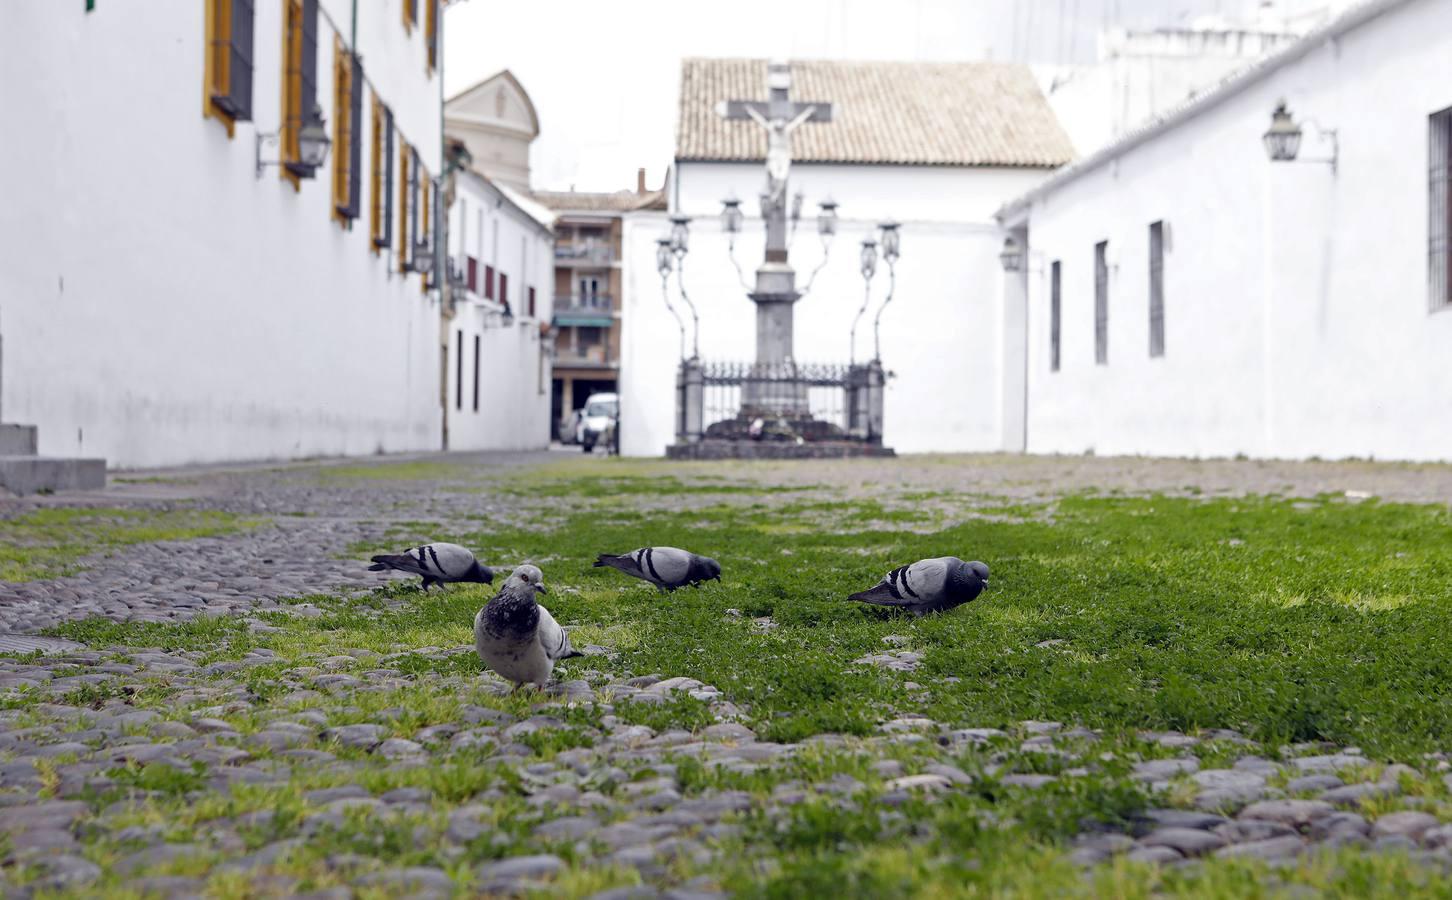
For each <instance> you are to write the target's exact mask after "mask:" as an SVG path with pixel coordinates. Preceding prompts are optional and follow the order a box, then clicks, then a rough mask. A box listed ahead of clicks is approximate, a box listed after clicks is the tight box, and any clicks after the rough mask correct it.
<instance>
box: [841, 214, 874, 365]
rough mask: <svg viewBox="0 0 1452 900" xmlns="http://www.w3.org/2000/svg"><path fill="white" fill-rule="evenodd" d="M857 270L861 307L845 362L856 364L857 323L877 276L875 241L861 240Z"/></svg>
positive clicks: (848, 342) (853, 323) (855, 320)
mask: <svg viewBox="0 0 1452 900" xmlns="http://www.w3.org/2000/svg"><path fill="white" fill-rule="evenodd" d="M857 260H858V268H859V270H860V271H861V272H862V287H863V290H862V306H861V307H860V308H859V309H858V310H857V315H856V316H854V317H853V318H852V331H851V332H850V333H849V335H848V338H847V362H848V363H850V364H856V362H857V323H858V322H860V321H862V314H863V313H865V312H867V304H869V303H871V302H872V277H873V276H874V275H876V274H877V241H875V240H873V239H872V238H870V237H865V238H863V239H862V250H861V252H860V253H859V254H858V256H857Z"/></svg>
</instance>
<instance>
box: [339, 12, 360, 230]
mask: <svg viewBox="0 0 1452 900" xmlns="http://www.w3.org/2000/svg"><path fill="white" fill-rule="evenodd" d="M362 107H363V72H362V67H361V66H360V64H359V62H358V57H357V56H356V55H355V54H353V53H349V52H348V49H347V48H346V47H344V46H343V39H342V38H341V37H334V39H333V215H334V217H335V218H337V219H338V220H339V221H340V222H346V221H349V220H352V219H356V218H358V207H359V197H358V192H359V176H360V174H361V173H360V172H359V171H358V170H359V168H360V165H361V163H362V149H363V148H362V147H361V146H360V143H361V126H362V122H360V121H359V119H360V118H361V116H362Z"/></svg>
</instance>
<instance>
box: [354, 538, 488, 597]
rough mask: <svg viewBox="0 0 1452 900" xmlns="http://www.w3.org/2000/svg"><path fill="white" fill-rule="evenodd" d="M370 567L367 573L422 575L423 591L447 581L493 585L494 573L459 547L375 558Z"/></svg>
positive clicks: (436, 545) (416, 549) (432, 546)
mask: <svg viewBox="0 0 1452 900" xmlns="http://www.w3.org/2000/svg"><path fill="white" fill-rule="evenodd" d="M372 563H373V565H371V566H369V567H368V571H370V572H382V571H383V570H384V569H396V570H397V571H399V572H407V573H408V574H410V575H422V576H423V589H424V590H428V589H429V588H430V587H432V586H433V585H436V584H439V585H442V584H445V583H447V582H450V581H473V582H478V583H481V584H493V583H494V570H493V569H491V568H489V567H488V566H485V565H481V564H480V563H479V561H478V560H477V559H475V558H474V554H472V553H470V552H469V551H468V549H466V548H464V547H460V546H459V545H458V544H445V543H433V544H424V545H423V546H422V547H414V548H413V549H411V550H405V551H403V552H402V553H399V554H397V555H387V554H385V555H381V556H375V557H373V559H372Z"/></svg>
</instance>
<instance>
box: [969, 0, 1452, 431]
mask: <svg viewBox="0 0 1452 900" xmlns="http://www.w3.org/2000/svg"><path fill="white" fill-rule="evenodd" d="M1449 26H1452V6H1449V5H1448V4H1446V3H1444V2H1439V0H1372V2H1369V3H1366V4H1363V5H1360V6H1358V7H1355V8H1353V9H1351V10H1349V11H1347V12H1346V13H1344V14H1343V15H1342V16H1341V17H1340V18H1338V19H1336V20H1334V21H1333V22H1331V23H1330V24H1328V25H1326V26H1324V27H1322V28H1320V29H1318V30H1316V31H1314V32H1312V33H1311V34H1309V35H1307V36H1306V37H1305V38H1304V39H1303V40H1301V41H1299V42H1298V43H1296V44H1294V45H1292V46H1290V47H1287V48H1284V49H1282V50H1281V51H1279V52H1277V53H1275V54H1273V55H1272V56H1270V57H1268V58H1266V59H1265V60H1263V61H1262V62H1260V63H1258V64H1256V65H1255V66H1253V67H1252V68H1250V69H1249V70H1246V71H1244V72H1242V73H1241V74H1240V75H1238V76H1235V77H1234V78H1232V79H1230V80H1229V81H1227V82H1226V83H1225V84H1224V85H1222V86H1221V87H1220V88H1218V89H1216V90H1215V91H1213V92H1211V93H1208V94H1205V95H1202V96H1201V97H1199V98H1198V99H1197V100H1195V101H1194V102H1192V103H1190V104H1188V105H1186V106H1184V107H1182V108H1181V109H1178V110H1176V111H1173V112H1171V113H1169V114H1167V115H1166V116H1164V117H1162V118H1161V119H1159V120H1156V121H1155V122H1153V123H1151V124H1150V125H1148V126H1146V127H1145V128H1143V129H1141V130H1139V131H1138V132H1135V133H1133V134H1131V135H1129V136H1127V137H1126V138H1124V139H1123V140H1121V141H1119V142H1118V143H1115V144H1112V145H1110V146H1109V147H1107V148H1105V149H1104V150H1102V151H1101V152H1099V153H1097V154H1095V155H1093V156H1091V157H1089V158H1087V159H1085V160H1083V161H1081V162H1079V163H1077V164H1075V165H1073V166H1071V167H1069V168H1067V169H1065V170H1063V171H1062V172H1060V173H1058V174H1056V175H1055V176H1054V177H1053V178H1051V179H1050V180H1049V181H1048V182H1046V183H1045V184H1044V185H1042V186H1040V187H1039V188H1037V189H1035V190H1033V191H1031V192H1028V193H1027V194H1025V195H1024V196H1023V197H1021V198H1019V199H1017V200H1015V201H1014V202H1012V203H1010V204H1008V205H1007V206H1006V207H1005V208H1004V209H1003V210H1002V211H1000V214H999V219H1000V221H1001V223H1002V224H1003V226H1004V227H1005V229H1006V230H1007V231H1008V233H1009V234H1010V235H1012V237H1013V238H1014V241H1015V244H1016V245H1017V246H1018V247H1020V248H1026V250H1025V251H1024V252H1023V254H1022V258H1021V265H1019V267H1018V270H1017V271H1013V272H1007V273H1001V276H1000V278H1001V280H1002V282H1003V285H1004V301H1005V311H1006V313H1005V314H1006V315H1026V322H1027V327H1026V330H1025V331H1024V332H1023V334H1022V335H1021V336H1017V335H1016V336H1014V337H1013V339H1012V340H1009V341H1008V342H1007V343H1006V344H1005V347H1004V355H1005V359H1006V360H1007V364H1008V366H1009V368H1010V369H1020V368H1021V369H1022V371H1023V372H1024V379H1023V386H1024V389H1023V390H1022V391H1021V392H1018V393H1016V394H1013V393H1011V394H1010V395H1009V396H1007V397H1006V399H1005V402H1006V404H1009V405H1013V404H1020V405H1022V407H1023V408H1024V409H1025V410H1026V415H1025V417H1024V419H1023V423H1022V424H1023V429H1022V431H1021V432H1019V433H1017V434H1013V433H1010V434H1008V435H1007V439H1008V441H1007V445H1008V446H1013V447H1025V448H1027V449H1028V450H1029V451H1030V452H1036V453H1083V452H1089V451H1092V452H1096V453H1105V454H1147V455H1161V456H1193V457H1206V456H1233V455H1237V454H1244V455H1247V456H1252V457H1276V458H1293V459H1300V458H1308V457H1323V458H1341V457H1374V458H1377V459H1405V460H1448V459H1452V392H1449V391H1448V390H1447V387H1446V384H1445V383H1444V381H1445V380H1444V379H1439V378H1438V377H1436V373H1439V372H1441V371H1442V370H1443V369H1444V368H1445V366H1446V361H1447V358H1448V352H1449V348H1452V274H1449V273H1452V265H1449V262H1448V253H1449V239H1452V224H1449V222H1452V218H1449V213H1448V211H1449V210H1452V196H1449V184H1452V179H1449V174H1448V173H1449V172H1452V57H1449V56H1448V54H1447V53H1446V41H1445V40H1443V39H1442V37H1441V35H1442V34H1444V33H1445V32H1446V30H1447V29H1448V27H1449ZM1283 101H1284V103H1285V104H1286V106H1287V108H1288V111H1289V114H1290V116H1291V120H1290V121H1291V123H1292V124H1293V125H1294V126H1295V127H1296V128H1298V129H1299V130H1300V133H1301V134H1300V138H1299V139H1298V143H1299V147H1298V148H1297V149H1298V153H1297V155H1296V159H1295V160H1294V161H1272V160H1271V159H1269V158H1268V148H1267V142H1266V141H1265V140H1264V139H1263V135H1265V134H1266V132H1267V131H1268V130H1269V129H1270V126H1271V124H1272V113H1273V111H1274V110H1276V108H1277V106H1278V105H1279V104H1280V103H1282V102H1283ZM1328 131H1330V132H1331V133H1328ZM1276 146H1280V147H1282V148H1283V149H1284V147H1285V145H1284V144H1283V143H1281V142H1276ZM983 289H984V290H988V289H989V286H988V285H984V286H983ZM1020 338H1022V339H1020ZM1015 357H1016V359H1015Z"/></svg>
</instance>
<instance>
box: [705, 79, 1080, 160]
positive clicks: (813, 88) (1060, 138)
mask: <svg viewBox="0 0 1452 900" xmlns="http://www.w3.org/2000/svg"><path fill="white" fill-rule="evenodd" d="M766 65H767V62H766V60H763V59H686V60H684V61H683V62H682V64H681V109H680V114H681V117H680V125H679V130H678V133H677V135H676V159H678V160H696V161H754V160H760V159H763V158H764V157H765V155H766V136H765V134H764V133H763V132H762V130H761V128H760V127H758V126H757V125H756V124H755V123H754V122H751V121H745V120H738V121H727V120H725V119H722V118H721V117H720V116H719V115H717V114H716V110H715V107H716V104H717V103H718V102H719V101H722V100H765V99H766V98H767V89H766ZM791 65H792V86H791V96H792V99H794V100H806V101H812V100H820V101H826V102H830V103H832V104H833V115H832V121H831V122H830V123H824V124H813V123H808V124H806V125H803V126H802V127H801V128H800V129H798V130H797V131H796V132H795V133H794V134H793V136H792V158H793V159H794V160H796V161H799V162H839V163H886V164H905V165H923V166H1023V167H1033V168H1050V167H1055V166H1061V165H1063V164H1065V163H1067V162H1069V161H1070V160H1072V159H1073V157H1074V151H1073V147H1072V146H1071V144H1070V143H1069V138H1068V136H1067V135H1065V134H1064V131H1063V129H1062V128H1060V127H1059V122H1058V119H1056V118H1055V117H1054V114H1053V112H1052V111H1051V110H1050V108H1049V103H1048V101H1047V100H1046V99H1045V98H1044V95H1043V92H1042V91H1040V90H1039V87H1038V83H1037V82H1036V81H1035V80H1034V77H1033V74H1032V73H1031V72H1030V71H1029V69H1028V67H1027V66H1023V65H1018V64H1014V63H991V62H974V63H913V62H838V61H830V60H804V61H800V62H793V63H792V64H791Z"/></svg>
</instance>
